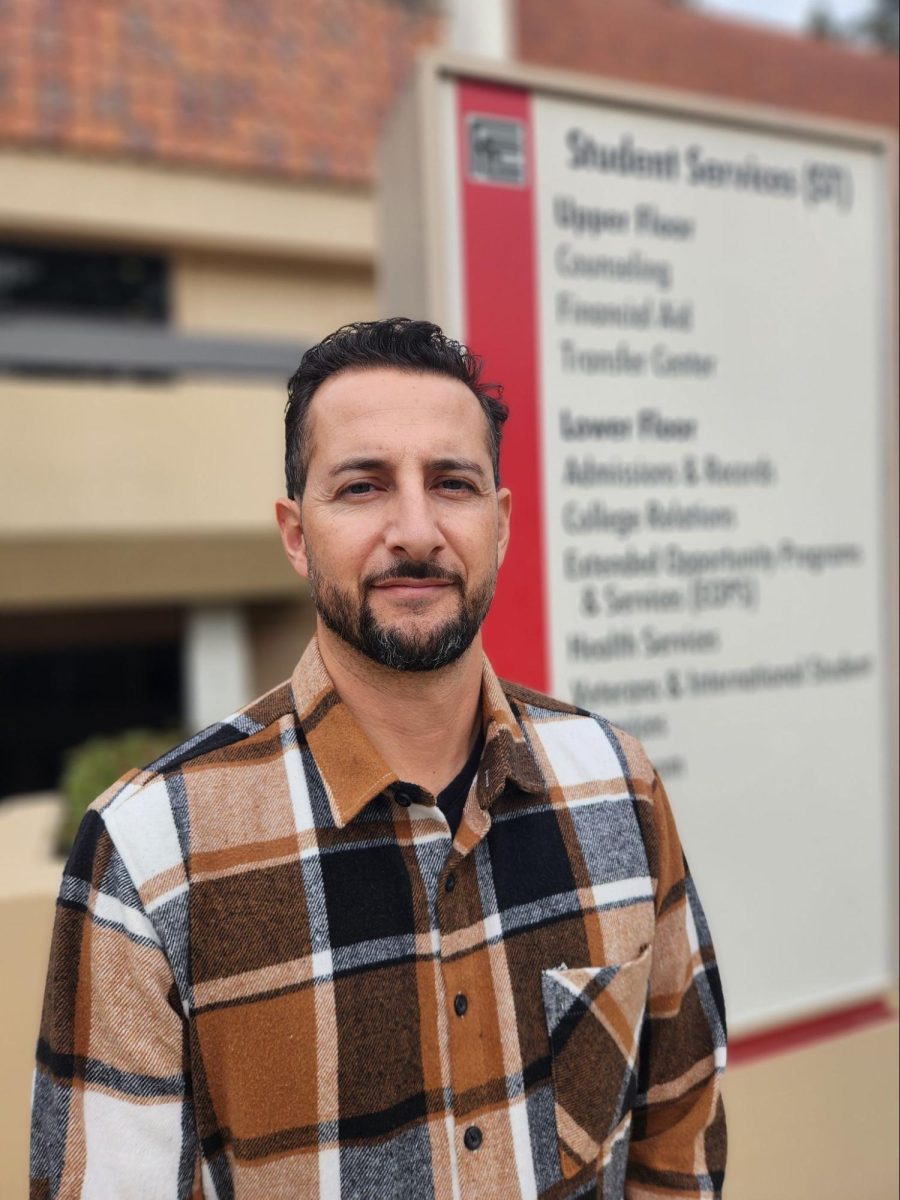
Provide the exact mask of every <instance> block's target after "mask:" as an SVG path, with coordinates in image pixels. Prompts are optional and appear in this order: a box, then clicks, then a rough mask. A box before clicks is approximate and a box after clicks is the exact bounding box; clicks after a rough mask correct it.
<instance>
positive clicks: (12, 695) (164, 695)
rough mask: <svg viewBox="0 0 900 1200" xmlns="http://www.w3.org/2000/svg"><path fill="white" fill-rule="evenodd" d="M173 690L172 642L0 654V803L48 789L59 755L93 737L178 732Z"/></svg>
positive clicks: (178, 680) (177, 652) (177, 693)
mask: <svg viewBox="0 0 900 1200" xmlns="http://www.w3.org/2000/svg"><path fill="white" fill-rule="evenodd" d="M181 690H182V670H181V644H180V641H179V640H177V639H173V640H167V641H162V642H157V641H153V642H150V643H145V644H143V645H141V644H137V645H134V644H132V645H106V646H90V647H88V646H82V647H62V646H54V647H52V648H47V649H43V650H41V649H31V650H27V651H24V652H19V653H17V652H15V651H10V650H4V651H0V712H2V714H3V719H2V722H0V800H2V798H3V797H5V796H9V795H13V794H15V793H18V792H32V791H44V790H52V789H54V788H55V787H56V786H57V784H58V783H59V777H60V771H61V769H62V766H63V759H64V756H65V753H66V751H67V750H69V749H71V748H73V747H75V746H78V745H80V744H81V743H82V742H84V741H86V740H87V739H88V738H90V737H94V736H95V735H97V734H115V733H121V732H124V731H125V730H127V729H153V730H166V731H168V730H176V729H178V727H179V725H180V724H181ZM134 765H135V766H143V765H145V764H143V763H135V764H134Z"/></svg>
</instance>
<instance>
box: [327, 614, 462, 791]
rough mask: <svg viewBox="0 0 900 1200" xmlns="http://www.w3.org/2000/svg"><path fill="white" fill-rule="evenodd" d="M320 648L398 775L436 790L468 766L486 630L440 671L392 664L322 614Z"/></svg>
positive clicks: (370, 735)
mask: <svg viewBox="0 0 900 1200" xmlns="http://www.w3.org/2000/svg"><path fill="white" fill-rule="evenodd" d="M317 637H318V642H319V653H320V654H321V655H322V661H323V663H324V664H325V668H326V670H327V671H328V674H329V675H330V676H331V679H332V682H333V683H334V686H335V688H336V690H337V693H338V695H339V696H340V698H341V700H342V701H343V702H344V704H346V705H347V707H348V708H349V709H350V712H351V713H352V714H353V717H354V719H355V720H356V722H357V724H358V725H359V726H360V728H361V729H362V730H363V732H364V733H365V734H366V736H367V737H368V738H369V740H370V741H371V742H372V744H373V745H374V746H375V748H376V749H377V750H378V752H379V753H380V754H381V756H382V758H383V759H384V760H385V762H386V763H387V764H388V766H389V767H390V768H391V769H392V770H393V771H396V773H397V775H398V776H399V778H400V779H404V780H406V781H407V782H409V783H415V784H418V785H419V786H420V787H423V788H425V789H427V790H428V791H429V792H431V793H432V794H434V795H436V794H437V793H438V792H439V791H440V790H441V789H442V788H444V787H446V785H447V784H448V783H449V782H450V781H451V779H453V778H454V777H455V776H456V775H457V774H458V773H459V772H460V771H461V770H462V768H463V767H464V766H465V763H466V760H467V759H468V757H469V754H470V753H471V751H472V747H473V746H474V744H475V741H476V739H477V737H478V731H479V728H480V726H481V674H482V670H481V664H482V650H481V636H480V635H479V636H478V637H476V639H475V641H474V642H473V643H472V645H471V646H470V647H469V648H468V650H467V651H466V652H465V653H464V654H463V655H462V656H461V657H460V658H458V659H457V660H456V662H454V663H451V664H450V665H449V666H447V667H442V668H441V670H439V671H394V670H391V669H390V668H388V667H382V666H380V665H379V664H378V663H375V662H372V661H371V659H368V658H366V656H365V655H363V654H360V653H359V652H358V651H357V650H354V649H353V648H352V647H351V646H348V645H347V643H346V642H344V641H342V640H341V639H340V638H338V637H337V636H335V634H333V633H332V632H331V631H330V630H329V629H327V628H325V627H324V626H323V625H322V624H321V622H319V625H318V629H317Z"/></svg>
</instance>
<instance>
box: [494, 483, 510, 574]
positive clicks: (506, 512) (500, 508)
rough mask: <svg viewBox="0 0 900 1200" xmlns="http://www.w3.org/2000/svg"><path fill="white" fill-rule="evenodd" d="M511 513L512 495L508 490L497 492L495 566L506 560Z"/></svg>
mask: <svg viewBox="0 0 900 1200" xmlns="http://www.w3.org/2000/svg"><path fill="white" fill-rule="evenodd" d="M511 513H512V493H511V492H510V490H509V488H500V490H499V491H498V492H497V566H498V567H499V566H501V565H502V563H503V560H504V558H506V549H507V547H508V546H509V519H510V515H511Z"/></svg>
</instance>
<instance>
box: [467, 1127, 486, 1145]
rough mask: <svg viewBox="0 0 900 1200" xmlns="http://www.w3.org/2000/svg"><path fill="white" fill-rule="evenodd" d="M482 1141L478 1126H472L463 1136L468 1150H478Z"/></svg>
mask: <svg viewBox="0 0 900 1200" xmlns="http://www.w3.org/2000/svg"><path fill="white" fill-rule="evenodd" d="M482 1141H483V1138H482V1136H481V1130H480V1129H479V1128H478V1126H477V1125H470V1126H469V1128H468V1129H467V1130H466V1132H465V1133H464V1134H463V1145H464V1146H465V1148H466V1149H467V1150H477V1149H478V1147H479V1146H480V1145H481V1143H482Z"/></svg>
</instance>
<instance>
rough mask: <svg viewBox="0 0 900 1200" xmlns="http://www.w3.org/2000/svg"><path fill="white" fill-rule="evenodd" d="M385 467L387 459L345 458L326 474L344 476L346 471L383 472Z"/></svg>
mask: <svg viewBox="0 0 900 1200" xmlns="http://www.w3.org/2000/svg"><path fill="white" fill-rule="evenodd" d="M387 465H388V462H387V459H384V458H367V457H365V456H362V457H360V458H345V459H343V460H342V461H341V462H339V463H337V464H336V465H335V466H333V467H332V468H331V470H330V471H329V472H328V474H329V475H331V476H335V475H344V474H346V473H347V472H348V471H383V470H384V468H385V467H386V466H387Z"/></svg>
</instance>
